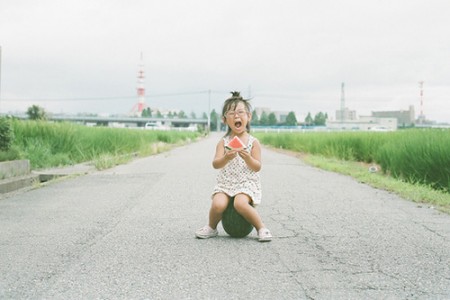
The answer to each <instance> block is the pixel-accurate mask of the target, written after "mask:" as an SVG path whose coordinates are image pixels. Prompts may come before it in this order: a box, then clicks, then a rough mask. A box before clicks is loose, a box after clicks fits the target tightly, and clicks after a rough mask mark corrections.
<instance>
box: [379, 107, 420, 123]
mask: <svg viewBox="0 0 450 300" xmlns="http://www.w3.org/2000/svg"><path fill="white" fill-rule="evenodd" d="M372 117H376V118H395V119H397V123H398V126H400V127H410V126H413V125H414V124H415V119H416V118H415V113H414V106H412V105H410V106H409V110H398V111H373V112H372Z"/></svg>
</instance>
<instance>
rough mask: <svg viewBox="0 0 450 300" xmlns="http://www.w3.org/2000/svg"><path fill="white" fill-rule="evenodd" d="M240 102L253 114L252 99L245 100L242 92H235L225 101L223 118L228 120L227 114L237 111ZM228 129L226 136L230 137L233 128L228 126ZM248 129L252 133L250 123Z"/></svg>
mask: <svg viewBox="0 0 450 300" xmlns="http://www.w3.org/2000/svg"><path fill="white" fill-rule="evenodd" d="M240 102H242V103H244V106H245V110H246V111H247V112H248V113H251V110H252V106H251V105H250V99H244V98H242V96H241V93H240V92H236V91H234V92H231V97H230V98H228V99H227V100H225V102H224V103H223V108H222V118H225V119H226V117H227V116H226V115H227V112H228V111H230V110H235V109H236V106H237V105H238V104H239V103H240ZM227 127H228V128H227V133H226V134H225V135H226V136H227V135H230V133H231V128H230V127H229V126H227ZM246 129H247V132H250V122H247V126H246Z"/></svg>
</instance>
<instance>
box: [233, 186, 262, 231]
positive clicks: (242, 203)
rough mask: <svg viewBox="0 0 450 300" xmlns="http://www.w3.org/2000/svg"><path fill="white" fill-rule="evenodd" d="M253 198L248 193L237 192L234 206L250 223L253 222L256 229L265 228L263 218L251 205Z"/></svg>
mask: <svg viewBox="0 0 450 300" xmlns="http://www.w3.org/2000/svg"><path fill="white" fill-rule="evenodd" d="M251 201H252V200H251V199H250V197H249V196H248V195H246V194H237V195H236V196H235V197H234V208H235V209H236V211H237V212H238V213H239V214H240V215H241V216H243V217H244V219H246V220H247V221H248V222H249V223H250V224H252V225H253V226H254V227H255V228H256V231H259V230H260V229H261V228H264V227H265V226H264V224H263V222H262V220H261V217H260V216H259V214H258V212H257V211H256V209H255V208H254V207H253V206H251V205H250V203H251Z"/></svg>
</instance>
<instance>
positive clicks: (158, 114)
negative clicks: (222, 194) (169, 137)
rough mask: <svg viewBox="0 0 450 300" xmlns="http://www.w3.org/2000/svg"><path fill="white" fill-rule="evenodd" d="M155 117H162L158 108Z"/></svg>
mask: <svg viewBox="0 0 450 300" xmlns="http://www.w3.org/2000/svg"><path fill="white" fill-rule="evenodd" d="M156 117H157V118H162V117H163V115H162V113H161V112H160V111H159V110H157V111H156Z"/></svg>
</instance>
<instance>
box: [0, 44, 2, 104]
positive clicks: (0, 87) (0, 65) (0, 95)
mask: <svg viewBox="0 0 450 300" xmlns="http://www.w3.org/2000/svg"><path fill="white" fill-rule="evenodd" d="M1 100H2V46H0V103H1ZM0 113H1V109H0Z"/></svg>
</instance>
